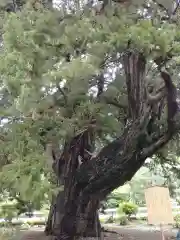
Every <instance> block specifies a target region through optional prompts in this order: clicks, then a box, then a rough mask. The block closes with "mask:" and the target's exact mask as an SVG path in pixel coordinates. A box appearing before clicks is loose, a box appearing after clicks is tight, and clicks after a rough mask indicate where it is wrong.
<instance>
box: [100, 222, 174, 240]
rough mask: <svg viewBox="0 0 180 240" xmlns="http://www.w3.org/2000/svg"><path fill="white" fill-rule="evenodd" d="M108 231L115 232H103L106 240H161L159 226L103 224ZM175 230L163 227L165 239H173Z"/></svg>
mask: <svg viewBox="0 0 180 240" xmlns="http://www.w3.org/2000/svg"><path fill="white" fill-rule="evenodd" d="M104 228H105V229H107V230H109V231H114V232H116V233H107V232H105V233H104V237H105V239H106V240H162V237H161V232H160V228H157V227H142V226H140V227H119V226H113V225H107V226H104ZM176 234H177V230H172V229H170V228H164V236H165V240H170V239H175V236H176Z"/></svg>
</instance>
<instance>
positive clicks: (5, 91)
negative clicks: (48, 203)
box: [0, 1, 180, 202]
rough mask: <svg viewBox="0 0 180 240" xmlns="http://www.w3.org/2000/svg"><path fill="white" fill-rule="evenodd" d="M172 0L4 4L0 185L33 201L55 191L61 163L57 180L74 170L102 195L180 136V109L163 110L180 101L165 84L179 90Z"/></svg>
mask: <svg viewBox="0 0 180 240" xmlns="http://www.w3.org/2000/svg"><path fill="white" fill-rule="evenodd" d="M17 2H18V1H17ZM169 2H171V3H172V4H173V1H164V4H163V3H162V2H158V1H157V2H156V1H134V2H133V3H130V2H129V1H123V3H122V1H120V2H119V3H118V2H112V3H107V4H106V3H105V2H104V4H103V5H102V6H101V9H100V10H97V6H95V7H93V6H91V7H89V5H87V4H85V3H80V2H78V3H77V4H75V3H74V4H73V3H72V4H70V5H61V6H60V7H59V8H51V7H50V8H45V7H44V5H42V4H41V1H26V3H27V4H25V5H23V10H22V11H15V10H14V9H11V11H9V10H8V12H5V13H4V11H3V14H2V26H1V33H2V46H1V52H0V73H1V78H0V80H1V88H0V94H1V99H0V111H1V115H0V116H1V128H0V141H1V150H0V153H1V154H0V157H1V161H0V163H1V173H0V180H1V181H0V186H1V189H2V190H4V189H6V190H7V189H8V190H9V191H10V194H11V195H13V196H21V198H22V199H23V200H30V201H32V202H33V201H36V202H38V200H39V201H40V200H41V199H43V198H44V196H45V195H46V194H47V193H48V194H49V196H51V194H52V193H53V192H54V190H56V187H57V185H56V179H55V177H54V176H53V174H52V171H51V169H50V166H51V164H52V163H53V164H54V165H55V164H56V163H57V162H58V164H59V163H60V162H63V164H65V168H64V170H63V171H64V172H63V174H65V173H66V174H67V176H69V179H70V180H67V179H66V178H65V180H64V182H63V185H64V186H67V185H68V186H70V185H69V184H72V182H73V181H75V180H74V175H75V177H76V181H77V183H78V184H79V185H78V186H80V188H81V189H85V192H86V193H87V194H97V193H98V192H100V193H101V194H102V196H101V198H103V197H104V196H106V195H107V194H109V193H110V192H111V191H112V190H113V189H115V188H116V187H118V186H119V185H123V184H124V183H125V182H126V181H128V180H130V179H131V178H132V177H133V176H134V174H135V173H136V172H137V170H138V169H139V168H140V167H141V166H142V165H143V164H144V162H145V160H146V158H147V157H151V156H152V155H153V154H157V156H159V155H158V154H160V153H161V156H162V147H164V146H165V144H167V143H168V142H169V141H171V140H172V139H173V137H174V136H176V137H177V138H178V136H177V135H178V131H179V129H180V123H179V114H178V113H177V109H176V110H175V112H174V113H172V114H173V116H170V114H171V112H170V109H171V108H172V109H173V106H174V105H171V106H170V105H169V104H171V103H172V104H175V103H176V100H177V99H176V95H175V93H174V92H173V93H172V92H170V91H171V90H170V88H169V87H168V85H167V84H166V83H167V78H168V79H169V81H170V82H171V81H173V82H174V84H175V85H173V91H174V89H177V90H178V88H179V63H180V58H179V53H180V44H179V43H180V30H179V29H180V28H179V24H180V22H179V13H178V6H179V5H178V4H179V3H176V4H174V7H172V9H171V12H170V8H169V5H168V6H167V3H169ZM6 6H7V5H5V7H6ZM17 6H18V7H19V9H20V7H21V6H22V4H20V5H18V4H17ZM2 9H4V5H2ZM165 70H166V71H165ZM164 83H165V84H164ZM171 83H172V82H171ZM177 95H178V94H177ZM170 98H171V99H170ZM172 98H173V99H172ZM174 98H175V99H174ZM171 100H172V101H171ZM178 111H179V110H178ZM175 113H177V114H176V116H175V118H174V115H175ZM175 143H178V141H177V139H173V143H172V142H171V144H173V146H174V148H173V149H176V150H177V149H178V147H177V146H178V145H176V144H175ZM69 144H70V145H69ZM49 146H51V149H50V151H51V152H50V154H48V147H49ZM69 146H71V147H70V148H68V147H69ZM67 149H69V150H67ZM159 150H161V152H159ZM170 152H171V149H170V147H169V148H168V151H167V152H166V156H167V155H169V154H170ZM177 152H178V151H177ZM52 153H53V154H52ZM67 153H69V156H70V153H71V154H72V156H74V159H75V161H74V162H73V160H72V157H67ZM54 156H55V157H54ZM54 159H56V160H57V159H58V161H56V162H54ZM67 159H68V160H67ZM77 159H78V163H77ZM60 160H61V161H60ZM64 161H65V163H64ZM80 162H82V164H81V165H80ZM78 164H79V166H78ZM58 166H59V165H58ZM74 168H75V169H76V171H75V172H73V171H74V170H73V169H74ZM54 169H55V172H56V171H60V168H59V167H57V166H55V167H54ZM68 174H69V175H68ZM59 175H60V172H58V176H59ZM64 176H65V175H63V177H64ZM60 180H62V179H60V178H59V179H58V181H60ZM53 183H54V184H53ZM49 189H51V190H52V191H49ZM68 191H69V190H68ZM83 191H84V190H83ZM65 193H66V194H68V193H67V192H66V191H65Z"/></svg>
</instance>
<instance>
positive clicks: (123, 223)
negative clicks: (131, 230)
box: [118, 215, 128, 226]
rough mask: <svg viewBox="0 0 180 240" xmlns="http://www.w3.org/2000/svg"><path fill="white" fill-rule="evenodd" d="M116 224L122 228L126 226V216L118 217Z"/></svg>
mask: <svg viewBox="0 0 180 240" xmlns="http://www.w3.org/2000/svg"><path fill="white" fill-rule="evenodd" d="M118 222H119V225H122V226H125V225H127V224H128V218H127V216H125V215H124V216H120V217H119V218H118Z"/></svg>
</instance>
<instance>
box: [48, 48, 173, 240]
mask: <svg viewBox="0 0 180 240" xmlns="http://www.w3.org/2000/svg"><path fill="white" fill-rule="evenodd" d="M124 70H125V75H126V84H127V93H128V110H129V111H128V120H127V123H126V126H125V128H124V132H123V134H122V136H120V137H119V138H117V139H116V140H114V141H113V142H111V143H110V144H109V145H107V146H105V147H104V148H103V149H102V150H101V152H100V153H99V154H98V155H97V156H96V157H91V155H90V154H89V152H92V151H93V150H94V149H93V148H94V141H95V136H94V133H93V131H94V130H93V127H92V126H90V127H87V129H86V130H85V131H83V132H82V133H80V134H79V135H78V136H76V137H74V138H73V139H72V140H71V141H69V142H68V143H66V144H65V147H64V152H63V153H62V155H61V158H60V159H58V161H57V164H55V165H56V167H55V168H54V170H55V172H56V175H57V177H58V179H59V182H61V184H63V186H64V191H62V192H60V193H59V194H58V196H57V197H56V198H55V199H54V201H53V203H52V206H51V210H50V213H49V219H48V222H47V227H46V234H52V235H55V236H56V239H57V240H63V239H68V240H75V239H86V238H87V239H88V237H96V238H97V239H100V231H101V230H100V223H99V219H98V208H99V203H100V201H101V200H102V199H104V198H105V197H106V196H107V194H109V193H110V192H111V191H112V190H113V189H115V188H116V187H118V186H121V185H123V184H124V183H125V182H126V181H129V180H131V178H132V177H133V176H134V174H135V173H136V172H137V171H138V169H139V168H140V167H141V166H142V165H143V163H144V162H145V160H146V158H147V157H150V156H152V154H154V153H155V152H156V151H157V150H158V149H159V148H161V147H162V146H164V145H165V144H166V143H167V142H168V141H169V140H170V139H171V137H172V134H173V133H172V132H171V134H170V133H169V131H168V130H166V131H164V132H163V133H161V134H158V133H157V134H156V135H155V137H154V132H153V128H151V130H150V131H149V129H148V127H149V123H150V121H151V124H153V123H154V122H155V120H156V118H155V117H154V112H153V109H154V108H153V105H154V104H157V101H159V100H160V99H159V98H157V101H154V102H153V103H150V102H149V100H148V97H147V92H146V82H145V70H146V60H145V57H144V56H143V54H141V53H139V52H136V51H128V52H127V53H126V54H125V55H124ZM147 130H148V134H150V137H151V138H150V140H149V137H148V136H147ZM152 136H153V137H152ZM79 160H82V164H80V161H79Z"/></svg>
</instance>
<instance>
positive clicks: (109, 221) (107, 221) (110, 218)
mask: <svg viewBox="0 0 180 240" xmlns="http://www.w3.org/2000/svg"><path fill="white" fill-rule="evenodd" d="M114 222H115V219H114V218H113V217H112V216H110V217H109V218H108V219H107V220H106V222H105V223H114Z"/></svg>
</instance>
